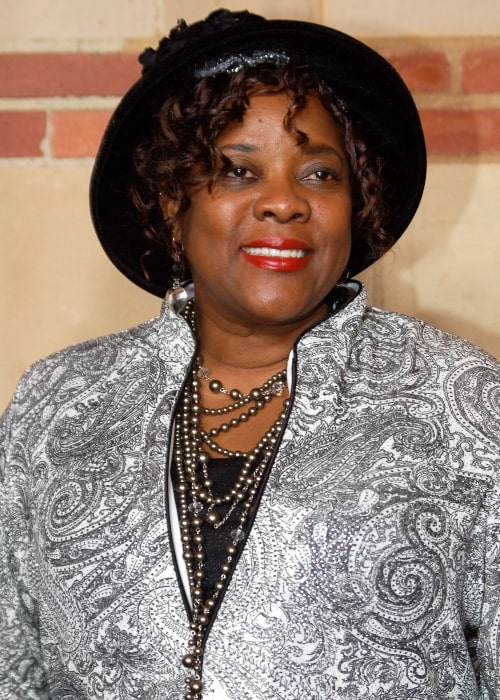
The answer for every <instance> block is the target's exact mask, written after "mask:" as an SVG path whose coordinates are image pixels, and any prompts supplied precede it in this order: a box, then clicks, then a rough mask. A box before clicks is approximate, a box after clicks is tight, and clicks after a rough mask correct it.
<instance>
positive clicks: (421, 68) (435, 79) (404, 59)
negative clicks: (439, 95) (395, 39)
mask: <svg viewBox="0 0 500 700" xmlns="http://www.w3.org/2000/svg"><path fill="white" fill-rule="evenodd" d="M386 58H387V60H388V61H389V62H390V63H391V64H392V65H393V66H394V68H395V69H396V70H397V71H398V73H399V74H400V75H401V77H402V78H403V80H404V81H405V83H406V84H407V85H408V87H409V88H410V90H412V91H415V92H438V91H442V90H449V89H450V64H449V61H448V57H447V56H446V54H445V53H444V52H442V51H411V52H405V53H394V54H389V55H387V56H386Z"/></svg>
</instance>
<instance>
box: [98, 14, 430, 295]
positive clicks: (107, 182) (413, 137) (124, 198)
mask: <svg viewBox="0 0 500 700" xmlns="http://www.w3.org/2000/svg"><path fill="white" fill-rule="evenodd" d="M141 60H142V63H143V65H144V71H143V75H142V77H141V78H140V79H139V80H138V81H137V82H136V83H135V84H134V85H133V86H132V87H131V88H130V90H129V91H128V92H127V93H126V95H125V96H124V97H123V99H122V100H121V102H120V103H119V105H118V107H117V108H116V110H115V112H114V114H113V116H112V117H111V121H110V122H109V125H108V127H107V129H106V131H105V134H104V137H103V139H102V143H101V146H100V148H99V152H98V154H97V158H96V161H95V166H94V170H93V174H92V179H91V187H90V200H91V213H92V218H93V222H94V226H95V229H96V232H97V235H98V237H99V239H100V241H101V243H102V245H103V247H104V250H105V251H106V253H107V255H108V256H109V258H110V259H111V261H112V262H113V263H114V265H115V266H116V267H117V268H118V269H119V270H120V271H121V272H122V273H123V274H125V275H126V276H127V277H128V278H129V279H130V280H132V282H134V283H135V284H137V285H139V286H140V287H142V288H143V289H146V290H147V291H149V292H151V293H153V294H156V295H158V296H163V295H164V294H165V291H166V290H167V289H168V287H170V286H171V283H172V265H173V260H171V259H170V258H169V257H168V255H167V253H166V252H165V251H164V250H160V249H158V250H155V251H153V252H152V253H151V254H150V255H148V257H147V267H148V273H149V279H146V276H145V274H144V272H143V268H142V265H141V258H142V257H143V256H144V254H145V253H146V251H148V250H149V249H150V248H151V243H150V241H148V240H147V238H146V237H145V236H144V233H143V231H142V226H141V224H140V223H139V218H138V215H137V212H136V210H135V207H134V205H133V203H132V201H131V198H130V193H129V190H130V186H131V183H132V182H133V181H134V180H135V179H136V174H135V167H134V157H133V156H134V151H135V149H136V147H137V146H138V145H139V144H140V143H141V142H143V141H144V140H147V139H148V138H149V137H150V135H151V133H152V130H153V128H154V117H155V114H156V113H157V112H158V110H159V109H160V107H161V105H162V104H163V102H164V101H165V99H166V98H167V97H169V96H171V95H175V94H179V93H183V92H184V91H185V90H186V87H187V86H189V85H192V84H193V83H195V82H197V81H199V80H200V79H201V78H202V77H204V76H206V75H210V74H212V75H213V74H215V73H218V72H234V71H236V70H238V69H239V68H241V67H242V66H246V65H256V64H258V63H279V64H284V63H287V62H293V63H294V64H295V65H299V66H309V67H310V68H312V69H313V70H314V71H315V72H316V73H317V75H318V76H319V77H320V78H322V79H323V80H324V81H325V82H326V83H327V84H328V85H329V86H330V88H331V89H332V91H333V93H334V94H335V96H336V98H337V99H338V100H339V101H340V103H341V104H342V105H344V107H345V108H346V110H347V112H348V113H349V115H350V117H351V118H352V119H353V122H354V125H355V127H356V131H357V133H359V135H360V136H361V137H362V139H363V140H364V141H365V143H366V144H367V145H368V147H369V149H370V151H371V152H372V153H374V154H376V155H378V156H380V157H381V158H382V162H383V179H384V199H385V201H386V203H387V205H388V218H387V221H386V223H385V228H386V230H387V231H388V232H389V233H390V235H391V236H392V237H393V239H394V240H397V239H398V238H399V237H400V236H401V234H402V233H403V232H404V231H405V229H406V228H407V227H408V224H409V223H410V221H411V219H412V218H413V215H414V213H415V211H416V209H417V207H418V204H419V202H420V199H421V196H422V192H423V188H424V182H425V174H426V151H425V142H424V137H423V133H422V127H421V123H420V119H419V116H418V112H417V109H416V106H415V103H414V101H413V98H412V96H411V94H410V92H409V90H408V88H407V87H406V85H405V83H404V82H403V80H402V78H401V77H400V76H399V74H398V73H397V72H396V70H395V69H394V68H393V67H392V66H391V65H390V63H389V62H388V61H386V60H385V59H384V58H383V57H382V56H380V55H379V54H378V53H377V52H375V51H374V50H373V49H371V48H369V47H368V46H366V45H365V44H363V43H361V42H360V41H358V40H356V39H354V38H353V37H351V36H348V35H346V34H344V33H342V32H339V31H337V30H335V29H331V28H329V27H325V26H322V25H317V24H312V23H310V22H300V21H292V20H265V19H264V18H262V17H258V16H257V15H252V14H250V13H247V12H243V13H231V12H228V11H225V10H222V11H218V12H216V13H212V15H210V17H208V18H207V20H204V21H203V22H197V23H195V24H193V25H190V26H189V27H187V25H185V24H184V25H182V26H179V27H177V28H176V29H174V30H173V31H172V32H171V34H170V36H169V38H165V39H163V40H162V42H160V45H159V47H158V50H156V51H153V50H152V49H148V50H147V51H146V52H145V53H144V54H143V55H142V57H141ZM353 245H355V246H356V249H355V250H353V254H352V255H351V260H350V272H351V274H356V273H358V272H360V271H361V270H363V269H364V268H366V267H368V266H369V265H370V264H371V263H372V262H374V255H373V252H372V250H371V249H370V248H369V246H368V245H365V244H364V242H363V241H359V240H357V241H356V242H355V243H354V244H353Z"/></svg>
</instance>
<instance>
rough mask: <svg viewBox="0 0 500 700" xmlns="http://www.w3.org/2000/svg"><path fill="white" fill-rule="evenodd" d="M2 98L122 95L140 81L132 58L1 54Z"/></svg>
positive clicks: (104, 55)
mask: <svg viewBox="0 0 500 700" xmlns="http://www.w3.org/2000/svg"><path fill="white" fill-rule="evenodd" d="M0 75H1V76H2V81H1V84H0V94H1V96H3V97H53V96H55V97H60V96H63V97H64V96H66V95H74V96H77V97H82V96H89V95H97V96H101V95H113V96H117V95H122V94H123V93H124V92H126V90H128V88H129V87H130V86H131V85H132V83H133V82H135V81H136V80H137V78H139V75H140V66H139V63H138V62H137V58H136V56H135V55H132V54H125V53H124V54H117V53H103V54H84V53H68V54H0Z"/></svg>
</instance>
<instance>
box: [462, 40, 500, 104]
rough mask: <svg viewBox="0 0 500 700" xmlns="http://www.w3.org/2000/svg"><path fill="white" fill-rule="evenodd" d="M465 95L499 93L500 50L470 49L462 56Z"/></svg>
mask: <svg viewBox="0 0 500 700" xmlns="http://www.w3.org/2000/svg"><path fill="white" fill-rule="evenodd" d="M462 90H463V92H465V93H468V94H470V93H473V92H479V93H491V92H500V48H489V49H470V50H469V51H466V52H465V53H464V55H463V56H462Z"/></svg>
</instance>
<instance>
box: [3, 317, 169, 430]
mask: <svg viewBox="0 0 500 700" xmlns="http://www.w3.org/2000/svg"><path fill="white" fill-rule="evenodd" d="M157 329H158V319H157V318H154V319H151V320H150V321H147V322H145V323H142V324H140V325H138V326H135V327H133V328H129V329H126V330H123V331H119V332H117V333H112V334H109V335H105V336H101V337H98V338H93V339H90V340H86V341H84V342H82V343H78V344H75V345H72V346H70V347H67V348H64V349H62V350H59V351H58V352H55V353H53V354H51V355H49V356H47V357H45V358H42V359H40V360H37V361H36V362H35V363H34V364H32V365H31V366H30V367H29V368H28V369H27V370H26V372H25V373H24V374H23V376H22V377H21V379H20V381H19V383H18V385H17V388H16V391H15V393H14V396H13V399H12V402H11V405H10V407H9V409H8V411H7V414H9V413H10V414H15V415H16V417H17V418H18V419H19V418H20V417H21V416H23V415H25V414H27V413H29V412H30V411H33V410H36V409H37V407H39V410H41V411H43V407H44V406H47V405H48V404H49V403H51V402H57V401H64V400H65V399H67V398H68V397H69V396H71V395H77V394H79V393H83V392H85V391H86V390H87V389H88V388H89V387H91V386H92V385H95V384H96V383H98V382H99V381H100V380H102V378H103V377H108V378H109V379H111V378H112V377H113V376H115V377H119V375H120V372H121V368H124V367H127V368H128V369H129V370H130V369H131V367H132V366H133V365H137V364H138V363H140V362H141V361H142V363H144V361H145V360H146V359H147V358H148V357H150V356H151V354H152V352H153V349H154V347H155V346H156V344H157V335H158V333H157Z"/></svg>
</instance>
